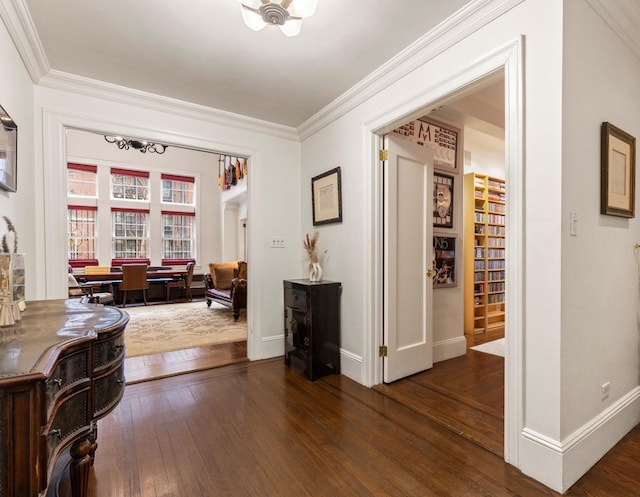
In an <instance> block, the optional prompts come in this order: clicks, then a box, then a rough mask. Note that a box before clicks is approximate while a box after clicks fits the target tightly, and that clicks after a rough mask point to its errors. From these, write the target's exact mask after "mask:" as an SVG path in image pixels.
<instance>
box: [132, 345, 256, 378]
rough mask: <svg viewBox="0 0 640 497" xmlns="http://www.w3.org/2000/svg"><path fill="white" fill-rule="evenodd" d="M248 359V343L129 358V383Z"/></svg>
mask: <svg viewBox="0 0 640 497" xmlns="http://www.w3.org/2000/svg"><path fill="white" fill-rule="evenodd" d="M246 360H247V342H246V340H245V341H243V342H234V343H225V344H221V345H210V346H208V347H196V348H193V349H184V350H176V351H173V352H164V353H162V354H151V355H143V356H137V357H127V358H126V359H125V360H124V370H125V372H126V377H127V385H131V384H134V383H139V382H141V381H149V380H156V379H159V378H166V377H168V376H173V375H177V374H184V373H192V372H194V371H202V370H205V369H211V368H217V367H220V366H227V365H229V364H235V363H237V362H243V361H246Z"/></svg>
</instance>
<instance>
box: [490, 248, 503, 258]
mask: <svg viewBox="0 0 640 497" xmlns="http://www.w3.org/2000/svg"><path fill="white" fill-rule="evenodd" d="M489 258H490V259H504V249H503V248H490V249H489Z"/></svg>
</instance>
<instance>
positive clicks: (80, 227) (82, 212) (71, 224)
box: [67, 205, 97, 261]
mask: <svg viewBox="0 0 640 497" xmlns="http://www.w3.org/2000/svg"><path fill="white" fill-rule="evenodd" d="M96 212H97V208H96V207H84V206H74V205H70V206H69V207H68V209H67V237H68V240H69V250H68V257H69V260H70V261H72V260H78V261H88V260H93V259H96Z"/></svg>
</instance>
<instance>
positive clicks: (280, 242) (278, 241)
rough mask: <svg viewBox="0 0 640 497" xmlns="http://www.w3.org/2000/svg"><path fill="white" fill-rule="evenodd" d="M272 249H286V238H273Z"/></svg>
mask: <svg viewBox="0 0 640 497" xmlns="http://www.w3.org/2000/svg"><path fill="white" fill-rule="evenodd" d="M271 248H284V238H282V237H281V236H272V237H271Z"/></svg>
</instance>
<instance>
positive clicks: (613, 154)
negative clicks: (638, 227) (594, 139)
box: [600, 122, 636, 218]
mask: <svg viewBox="0 0 640 497" xmlns="http://www.w3.org/2000/svg"><path fill="white" fill-rule="evenodd" d="M600 155H601V158H600V163H601V164H600V190H601V191H600V213H601V214H608V215H609V216H619V217H629V218H632V217H635V215H636V209H635V198H636V186H635V181H636V139H635V137H633V136H631V135H630V134H629V133H625V132H624V131H622V130H621V129H620V128H617V127H615V126H614V125H613V124H611V123H608V122H603V123H602V128H601V130H600Z"/></svg>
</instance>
